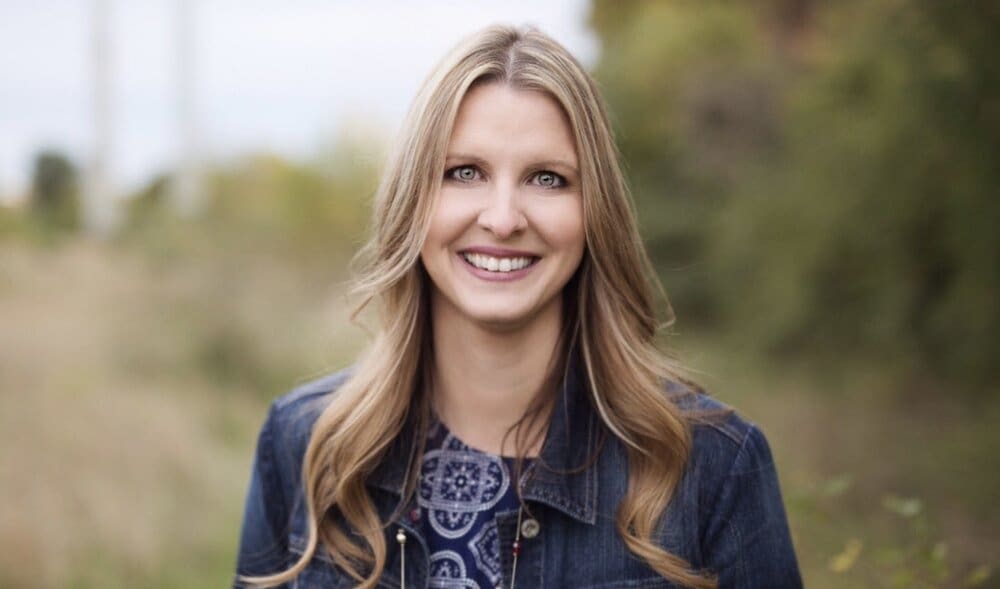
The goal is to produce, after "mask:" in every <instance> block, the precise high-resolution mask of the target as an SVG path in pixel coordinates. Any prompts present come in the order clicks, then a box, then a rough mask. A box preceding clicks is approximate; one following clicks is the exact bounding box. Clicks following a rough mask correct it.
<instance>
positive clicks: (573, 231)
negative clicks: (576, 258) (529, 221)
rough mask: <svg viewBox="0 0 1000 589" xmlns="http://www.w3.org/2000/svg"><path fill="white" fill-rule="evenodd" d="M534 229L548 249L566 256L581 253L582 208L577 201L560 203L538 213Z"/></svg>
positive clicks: (582, 236)
mask: <svg viewBox="0 0 1000 589" xmlns="http://www.w3.org/2000/svg"><path fill="white" fill-rule="evenodd" d="M536 227H538V228H539V232H540V233H541V234H542V238H543V239H544V240H545V241H546V242H547V243H548V244H549V246H550V247H552V248H557V249H559V250H561V251H563V252H564V253H565V254H566V255H579V254H580V253H582V252H583V247H584V242H585V234H584V228H583V206H582V204H581V203H580V202H579V201H568V202H562V203H558V204H556V205H554V206H551V207H547V208H546V209H544V210H541V211H539V212H538V217H537V223H536Z"/></svg>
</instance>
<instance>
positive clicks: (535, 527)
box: [521, 517, 542, 538]
mask: <svg viewBox="0 0 1000 589" xmlns="http://www.w3.org/2000/svg"><path fill="white" fill-rule="evenodd" d="M541 531H542V526H541V525H540V524H539V523H538V520H537V519H535V518H533V517H529V518H528V519H526V520H524V521H523V522H521V535H522V536H524V537H525V538H534V537H535V536H537V535H538V532H541Z"/></svg>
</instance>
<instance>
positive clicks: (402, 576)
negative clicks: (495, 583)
mask: <svg viewBox="0 0 1000 589" xmlns="http://www.w3.org/2000/svg"><path fill="white" fill-rule="evenodd" d="M523 515H524V507H523V506H522V507H520V508H518V510H517V528H516V530H515V532H514V543H513V544H511V547H510V548H511V556H512V557H513V558H512V563H511V567H510V589H514V581H515V579H517V557H518V555H519V554H520V553H521V528H522V523H521V518H522V516H523ZM528 524H530V526H529V529H528V532H527V533H526V534H525V535H527V536H534V535H535V534H537V531H535V532H533V531H532V530H536V529H537V526H538V523H537V522H535V520H533V519H530V518H529V519H528V520H527V521H525V522H524V524H523V525H524V526H528ZM396 542H399V587H400V589H405V588H406V530H404V529H403V528H399V530H398V531H397V532H396Z"/></svg>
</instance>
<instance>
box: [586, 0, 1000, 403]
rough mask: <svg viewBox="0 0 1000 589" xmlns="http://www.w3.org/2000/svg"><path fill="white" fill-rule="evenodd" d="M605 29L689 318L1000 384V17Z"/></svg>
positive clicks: (608, 69) (684, 15) (693, 13)
mask: <svg viewBox="0 0 1000 589" xmlns="http://www.w3.org/2000/svg"><path fill="white" fill-rule="evenodd" d="M623 6H624V7H625V8H623V9H620V10H616V8H621V7H623ZM592 23H593V25H594V26H595V28H596V29H597V31H598V33H599V34H600V35H601V37H602V41H603V42H604V49H605V53H604V54H603V55H602V58H601V62H600V64H599V67H598V70H597V75H598V76H599V78H600V80H601V81H602V83H603V84H604V86H605V89H606V93H607V96H608V99H609V102H610V103H611V106H612V110H613V112H615V113H616V123H617V126H618V129H619V133H620V138H621V144H622V150H623V155H624V158H625V160H626V165H627V166H628V170H629V173H630V176H631V180H632V183H633V186H634V190H635V195H636V200H637V205H638V207H639V209H640V211H641V213H642V218H643V220H644V225H643V229H644V231H645V234H646V237H647V239H648V241H649V245H650V247H651V250H652V252H653V254H654V257H655V258H656V260H657V261H658V265H659V267H660V269H661V271H662V273H663V278H664V281H665V283H666V285H667V287H668V289H669V290H670V291H671V293H672V295H673V297H674V303H675V306H676V308H677V309H678V315H679V317H680V320H681V322H682V323H683V322H684V321H689V322H696V323H697V322H701V323H702V324H703V325H705V326H707V327H715V328H719V329H722V330H725V331H728V332H734V333H738V334H740V337H743V338H745V339H746V340H747V341H748V344H749V345H751V346H754V347H756V348H758V349H760V350H763V351H767V352H769V353H772V354H775V353H778V354H795V355H797V356H799V357H805V356H809V355H815V356H816V357H819V358H823V359H824V362H828V361H829V359H830V358H832V357H836V358H838V361H842V362H850V361H858V360H862V361H866V362H876V363H890V364H891V365H893V366H896V367H898V368H899V370H900V371H901V372H902V373H904V374H905V373H910V372H918V373H919V372H924V373H926V372H931V373H936V374H938V375H941V376H944V377H946V378H948V379H952V380H954V381H959V382H963V383H966V384H969V385H972V386H973V387H979V388H988V387H989V383H991V382H994V381H995V378H996V377H997V376H998V375H1000V374H998V370H1000V368H998V365H997V364H996V363H995V362H993V355H994V354H995V350H997V349H1000V305H998V304H997V303H996V300H995V299H996V293H997V292H998V291H1000V232H997V231H996V230H995V227H997V226H998V224H1000V201H998V200H997V199H996V198H995V197H996V194H995V193H996V191H997V188H998V186H1000V111H998V110H997V108H996V104H997V98H998V96H1000V69H998V66H997V62H996V60H995V59H994V58H993V54H992V52H991V49H990V47H991V45H990V41H989V39H990V38H991V34H992V33H991V31H995V30H996V25H997V24H998V23H1000V18H998V14H997V11H996V10H995V9H990V8H988V6H987V4H986V3H965V4H962V5H960V6H958V5H949V6H947V7H943V6H940V7H939V6H938V5H935V4H927V3H920V2H916V1H915V0H902V1H899V2H893V3H888V4H886V3H863V2H844V3H833V4H825V5H822V6H820V5H814V4H812V3H807V2H757V3H753V4H751V3H726V2H713V1H708V2H697V3H695V2H683V1H674V2H631V3H619V2H614V3H612V2H601V1H598V2H596V3H595V8H594V12H593V15H592Z"/></svg>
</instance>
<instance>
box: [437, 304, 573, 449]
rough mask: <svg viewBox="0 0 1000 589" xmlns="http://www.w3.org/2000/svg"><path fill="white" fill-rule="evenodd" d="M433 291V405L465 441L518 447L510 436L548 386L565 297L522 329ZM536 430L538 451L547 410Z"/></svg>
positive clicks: (531, 433) (528, 433) (482, 445)
mask: <svg viewBox="0 0 1000 589" xmlns="http://www.w3.org/2000/svg"><path fill="white" fill-rule="evenodd" d="M442 298H443V297H440V296H438V295H437V294H435V295H434V296H432V297H431V307H432V311H431V316H432V324H433V341H434V370H433V383H434V390H433V395H432V398H433V403H434V408H435V411H437V414H438V416H439V417H440V418H441V420H442V421H443V422H444V423H445V425H446V426H447V427H448V429H449V430H450V431H451V432H452V433H453V434H455V436H457V437H458V438H459V439H461V440H462V441H463V442H464V443H466V444H468V445H469V446H472V447H473V448H476V449H479V450H482V451H484V452H489V453H492V454H502V455H513V454H514V453H516V452H517V450H518V449H517V448H515V446H514V436H513V435H511V436H506V437H507V438H508V439H507V440H504V437H505V435H506V434H507V432H508V431H509V429H510V428H511V426H513V425H514V424H515V423H517V421H518V420H520V419H521V417H522V416H524V414H525V412H526V411H527V410H528V409H529V407H530V406H531V404H532V402H533V401H535V399H536V398H538V395H544V394H547V393H548V392H550V391H547V390H543V389H544V387H545V385H546V377H547V376H548V375H549V369H550V362H551V361H552V360H553V358H554V356H555V353H556V346H557V345H558V340H559V332H560V329H561V327H562V305H561V301H560V300H558V298H557V299H556V300H554V301H553V303H552V304H550V305H549V306H548V307H547V308H546V309H544V310H543V311H542V312H541V313H539V315H538V316H536V317H534V318H533V319H532V320H531V321H530V322H528V323H527V324H525V325H524V326H521V327H519V328H517V329H505V330H499V329H491V328H490V326H485V325H483V324H480V323H475V322H473V321H470V320H469V319H468V318H467V317H464V316H461V315H459V313H458V312H457V310H455V309H454V307H451V306H450V303H448V302H445V301H442V300H441V299H442ZM543 410H544V411H545V413H544V414H542V415H540V416H539V417H540V418H539V419H535V420H528V421H529V422H530V423H528V424H527V425H532V429H530V430H528V431H526V432H524V434H525V438H524V439H527V440H533V439H536V438H537V440H538V441H537V442H536V443H534V444H533V446H532V447H530V448H527V449H525V450H526V452H527V455H528V456H536V455H537V454H538V451H539V450H540V449H541V441H542V438H543V436H542V435H537V434H541V432H542V431H543V430H544V428H545V427H546V426H547V424H548V411H549V409H548V408H545V409H543Z"/></svg>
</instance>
